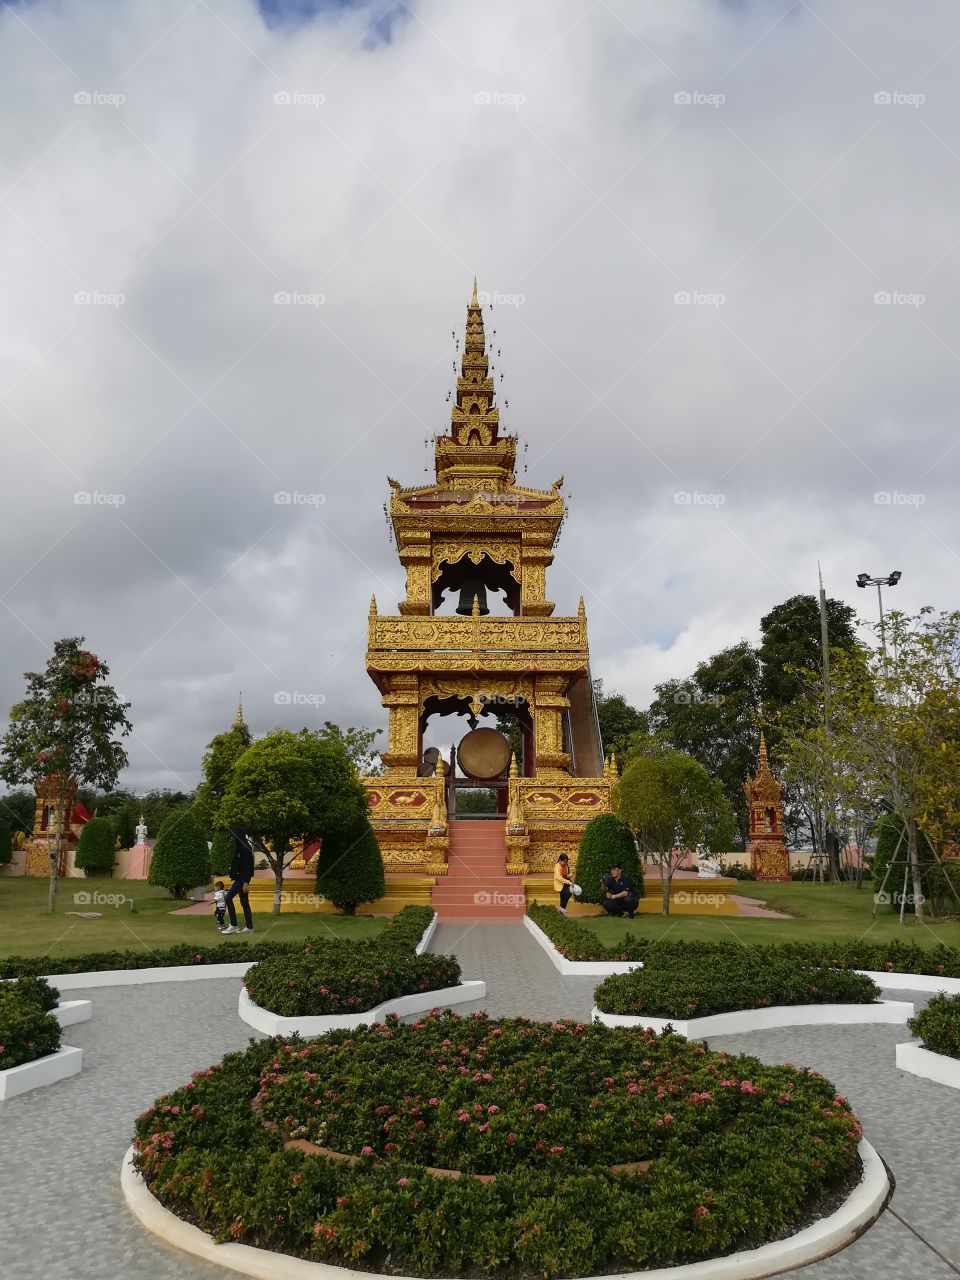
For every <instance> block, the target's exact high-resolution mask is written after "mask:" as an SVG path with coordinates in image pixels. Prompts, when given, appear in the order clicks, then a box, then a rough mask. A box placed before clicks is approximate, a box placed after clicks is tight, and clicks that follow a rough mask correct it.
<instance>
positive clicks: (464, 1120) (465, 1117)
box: [457, 1109, 470, 1124]
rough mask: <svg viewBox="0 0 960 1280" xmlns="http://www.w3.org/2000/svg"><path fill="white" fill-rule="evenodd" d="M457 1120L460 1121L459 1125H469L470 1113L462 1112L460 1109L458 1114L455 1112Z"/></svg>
mask: <svg viewBox="0 0 960 1280" xmlns="http://www.w3.org/2000/svg"><path fill="white" fill-rule="evenodd" d="M457 1119H458V1120H459V1121H460V1123H461V1124H469V1123H470V1112H469V1111H463V1110H462V1109H461V1110H460V1111H458V1112H457Z"/></svg>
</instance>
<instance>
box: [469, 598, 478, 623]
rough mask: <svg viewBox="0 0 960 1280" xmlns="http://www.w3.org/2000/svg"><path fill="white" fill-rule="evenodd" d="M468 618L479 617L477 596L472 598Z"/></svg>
mask: <svg viewBox="0 0 960 1280" xmlns="http://www.w3.org/2000/svg"><path fill="white" fill-rule="evenodd" d="M470 616H471V618H479V617H480V597H479V596H478V595H474V597H473V608H472V609H471V610H470Z"/></svg>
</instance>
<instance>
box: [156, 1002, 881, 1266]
mask: <svg viewBox="0 0 960 1280" xmlns="http://www.w3.org/2000/svg"><path fill="white" fill-rule="evenodd" d="M859 1138H860V1126H859V1124H858V1122H857V1119H856V1117H855V1116H854V1115H853V1113H852V1112H851V1110H850V1108H849V1106H848V1104H847V1102H846V1100H845V1099H844V1098H842V1097H839V1096H837V1093H836V1089H835V1088H834V1086H833V1085H831V1084H830V1083H829V1081H826V1080H824V1079H822V1078H821V1077H820V1076H819V1075H817V1074H815V1073H811V1072H807V1071H805V1070H802V1069H798V1068H796V1067H791V1066H766V1065H764V1064H763V1063H761V1062H759V1061H758V1060H757V1059H756V1058H747V1057H732V1056H731V1055H729V1054H725V1053H716V1052H711V1051H709V1050H707V1049H705V1048H704V1046H703V1045H702V1044H697V1043H695V1042H688V1041H686V1040H684V1039H682V1038H681V1037H678V1036H674V1035H670V1034H665V1035H662V1036H656V1035H654V1034H653V1033H650V1032H643V1031H635V1030H615V1029H610V1028H607V1027H603V1026H599V1025H593V1026H591V1025H586V1024H584V1023H577V1022H553V1023H549V1024H548V1023H538V1022H529V1021H527V1020H526V1019H522V1018H519V1019H501V1020H491V1019H488V1018H486V1017H485V1016H484V1015H483V1014H475V1015H474V1016H473V1017H471V1018H457V1017H455V1016H453V1015H450V1014H439V1015H431V1016H429V1017H424V1018H421V1019H418V1021H417V1022H415V1023H414V1024H412V1025H411V1024H405V1023H402V1022H400V1021H399V1020H398V1019H395V1018H390V1019H388V1020H387V1022H386V1023H385V1024H378V1025H375V1026H369V1027H361V1028H359V1029H356V1030H352V1031H342V1032H338V1031H334V1032H331V1033H329V1034H328V1035H325V1036H323V1037H322V1038H320V1039H318V1040H315V1041H312V1042H310V1043H304V1042H303V1041H301V1040H284V1039H270V1040H263V1041H259V1042H254V1043H252V1044H251V1045H250V1047H249V1048H248V1049H247V1050H246V1051H245V1052H244V1053H233V1054H230V1055H228V1056H227V1057H226V1058H225V1059H224V1060H223V1062H222V1063H221V1064H219V1065H218V1066H216V1067H213V1068H211V1069H210V1070H207V1071H201V1072H197V1073H196V1074H195V1075H194V1076H193V1078H192V1080H191V1081H190V1083H189V1084H187V1085H185V1086H184V1087H183V1088H180V1089H178V1090H176V1091H175V1092H173V1093H171V1094H169V1095H166V1096H164V1097H161V1098H158V1099H157V1101H156V1103H155V1104H154V1105H153V1106H152V1107H150V1108H149V1109H148V1110H147V1111H146V1112H145V1113H144V1114H143V1115H142V1116H140V1118H139V1119H138V1121H137V1124H136V1133H135V1138H134V1149H135V1156H134V1164H135V1166H136V1167H137V1169H138V1170H139V1171H140V1173H141V1174H142V1176H143V1178H144V1179H145V1181H146V1183H147V1185H148V1186H149V1188H150V1190H151V1191H152V1193H153V1194H154V1195H155V1196H156V1197H157V1198H158V1199H159V1200H160V1201H161V1202H162V1203H163V1204H164V1205H166V1207H167V1208H168V1209H170V1210H171V1211H173V1212H174V1213H176V1214H178V1215H179V1216H180V1217H182V1218H184V1219H185V1220H187V1221H189V1222H194V1223H197V1224H199V1225H201V1226H202V1228H203V1229H204V1230H206V1231H210V1232H212V1233H213V1234H214V1236H215V1238H216V1239H218V1240H233V1241H236V1242H239V1243H247V1244H253V1245H256V1246H258V1247H260V1248H263V1249H272V1250H277V1251H280V1252H283V1253H286V1254H290V1255H293V1256H295V1257H303V1258H308V1259H310V1260H313V1261H323V1262H327V1263H334V1264H338V1265H343V1266H348V1267H352V1268H362V1269H363V1270H365V1271H370V1272H372V1273H374V1274H376V1273H380V1274H400V1275H410V1276H436V1275H440V1276H454V1275H464V1276H481V1275H490V1276H501V1277H503V1276H509V1277H513V1278H514V1280H528V1278H529V1280H534V1278H536V1280H543V1278H544V1277H553V1276H567V1277H575V1276H589V1275H604V1274H608V1273H609V1274H615V1273H620V1272H624V1271H634V1270H646V1269H651V1268H655V1267H662V1266H671V1265H675V1264H676V1263H678V1262H692V1261H696V1260H699V1259H703V1258H710V1257H718V1256H721V1255H724V1254H727V1253H729V1252H731V1251H734V1250H740V1249H749V1248H754V1247H756V1246H758V1245H761V1244H763V1243H765V1242H767V1241H769V1240H773V1239H779V1238H782V1237H783V1236H786V1235H789V1234H791V1233H793V1232H795V1231H797V1230H798V1229H800V1228H801V1227H803V1226H806V1225H807V1224H809V1223H810V1222H811V1221H812V1220H815V1219H817V1218H818V1217H820V1216H822V1215H823V1214H824V1213H826V1212H829V1211H831V1210H832V1209H833V1208H834V1207H835V1205H836V1201H837V1199H838V1198H839V1197H842V1196H843V1195H844V1194H845V1193H846V1192H847V1191H848V1189H849V1188H851V1187H852V1185H854V1183H855V1182H856V1180H857V1178H858V1175H859V1165H858V1158H857V1147H858V1142H859ZM301 1142H302V1143H306V1144H312V1145H310V1146H307V1148H306V1149H304V1147H303V1146H301V1145H299V1144H300V1143H301ZM449 1171H453V1172H454V1173H460V1174H462V1175H463V1174H465V1175H467V1176H460V1177H456V1176H454V1177H451V1176H449ZM445 1173H446V1174H447V1176H445ZM469 1175H475V1176H469Z"/></svg>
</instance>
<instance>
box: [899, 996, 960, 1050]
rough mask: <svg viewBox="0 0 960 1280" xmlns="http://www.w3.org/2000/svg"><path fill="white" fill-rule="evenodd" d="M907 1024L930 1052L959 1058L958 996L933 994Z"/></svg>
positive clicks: (959, 1000) (959, 1024)
mask: <svg viewBox="0 0 960 1280" xmlns="http://www.w3.org/2000/svg"><path fill="white" fill-rule="evenodd" d="M907 1026H908V1027H909V1028H910V1034H911V1035H913V1036H919V1038H920V1040H921V1041H922V1043H923V1047H924V1048H925V1049H929V1050H930V1052H931V1053H943V1054H945V1055H946V1056H947V1057H948V1058H960V996H944V995H939V996H934V997H933V998H932V999H931V1000H930V1003H929V1004H928V1005H927V1007H926V1008H925V1009H922V1010H921V1011H920V1013H918V1014H917V1016H916V1017H915V1018H911V1019H910V1021H909V1022H908V1023H907Z"/></svg>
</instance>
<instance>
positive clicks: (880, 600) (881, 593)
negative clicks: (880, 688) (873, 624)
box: [877, 581, 887, 671]
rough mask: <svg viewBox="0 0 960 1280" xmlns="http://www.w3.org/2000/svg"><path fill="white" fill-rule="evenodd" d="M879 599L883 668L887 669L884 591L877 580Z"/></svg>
mask: <svg viewBox="0 0 960 1280" xmlns="http://www.w3.org/2000/svg"><path fill="white" fill-rule="evenodd" d="M877 600H878V602H879V604H880V648H881V650H882V652H883V669H884V671H886V669H887V633H886V629H885V628H884V625H883V592H882V591H881V589H880V583H879V581H878V582H877Z"/></svg>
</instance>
